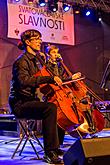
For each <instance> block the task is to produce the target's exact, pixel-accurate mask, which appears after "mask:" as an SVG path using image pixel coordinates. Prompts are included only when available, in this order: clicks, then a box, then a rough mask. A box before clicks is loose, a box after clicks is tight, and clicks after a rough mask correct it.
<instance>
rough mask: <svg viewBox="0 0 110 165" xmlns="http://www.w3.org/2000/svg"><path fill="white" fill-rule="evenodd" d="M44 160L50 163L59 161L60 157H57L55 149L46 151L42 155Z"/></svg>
mask: <svg viewBox="0 0 110 165" xmlns="http://www.w3.org/2000/svg"><path fill="white" fill-rule="evenodd" d="M44 161H45V162H47V163H50V164H58V163H61V159H60V158H59V157H58V155H57V154H56V152H55V151H48V152H46V153H45V155H44Z"/></svg>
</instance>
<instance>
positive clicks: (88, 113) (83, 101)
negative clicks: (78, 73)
mask: <svg viewBox="0 0 110 165" xmlns="http://www.w3.org/2000/svg"><path fill="white" fill-rule="evenodd" d="M60 62H61V64H62V66H63V67H64V68H65V70H66V72H67V73H68V75H69V76H72V73H71V72H70V71H69V69H68V68H67V67H66V65H65V64H64V63H63V61H62V60H61V61H60ZM69 86H70V88H71V89H72V92H73V95H74V96H75V97H74V99H78V100H79V103H78V104H77V101H75V103H76V105H77V107H79V111H80V110H81V111H82V110H83V112H84V113H83V115H84V116H85V120H84V123H83V124H81V125H80V126H79V128H78V129H79V130H80V131H81V132H84V133H87V132H88V131H87V130H90V132H88V133H95V132H99V131H101V130H102V129H103V128H104V124H105V121H104V116H103V114H102V113H101V112H100V111H99V109H98V108H97V107H96V106H94V105H93V100H92V102H91V101H90V100H91V99H90V95H91V96H92V97H93V98H94V99H97V100H100V101H102V99H101V98H99V97H98V96H97V95H96V94H95V93H94V92H93V91H92V90H91V89H90V88H89V87H88V86H87V85H86V84H85V83H84V82H83V81H82V80H78V81H77V82H75V83H71V84H69ZM89 94H90V95H89Z"/></svg>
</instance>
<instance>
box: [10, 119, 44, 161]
mask: <svg viewBox="0 0 110 165" xmlns="http://www.w3.org/2000/svg"><path fill="white" fill-rule="evenodd" d="M17 122H18V125H19V129H20V132H21V135H20V141H19V143H18V145H17V147H16V149H15V151H14V153H13V155H12V156H11V158H12V159H13V158H14V156H15V154H16V153H18V152H19V156H20V155H21V154H22V152H23V150H24V148H25V146H26V143H27V142H28V141H29V143H30V145H31V146H32V148H33V150H34V152H35V154H36V155H37V158H38V159H40V157H39V152H41V151H44V147H43V145H42V144H41V142H40V140H39V138H38V137H37V132H36V130H35V125H36V122H37V120H33V119H29V120H27V119H17ZM33 142H36V143H37V144H38V145H39V146H40V147H41V150H39V151H37V150H36V148H35V146H34V143H33ZM22 144H23V145H22ZM21 145H22V148H21V150H18V149H19V148H20V146H21Z"/></svg>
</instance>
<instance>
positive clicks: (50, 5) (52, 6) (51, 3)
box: [48, 0, 58, 12]
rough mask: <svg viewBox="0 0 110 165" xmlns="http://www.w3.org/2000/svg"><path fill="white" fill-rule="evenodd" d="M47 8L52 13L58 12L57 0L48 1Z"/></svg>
mask: <svg viewBox="0 0 110 165" xmlns="http://www.w3.org/2000/svg"><path fill="white" fill-rule="evenodd" d="M48 8H49V10H50V11H52V12H56V11H57V10H58V0H49V1H48Z"/></svg>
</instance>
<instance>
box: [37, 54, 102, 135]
mask: <svg viewBox="0 0 110 165" xmlns="http://www.w3.org/2000/svg"><path fill="white" fill-rule="evenodd" d="M37 57H38V60H39V61H40V63H41V64H42V65H43V68H42V69H41V70H40V73H37V74H36V75H35V76H38V75H39V74H40V75H42V76H54V74H53V73H52V72H51V71H50V69H49V68H48V67H47V66H46V64H45V63H44V62H43V61H42V59H41V58H40V57H39V56H37ZM62 65H64V63H63V62H62ZM75 83H76V82H75ZM72 84H73V83H70V84H69V85H67V84H66V85H65V84H63V85H62V86H60V87H59V86H56V85H54V84H51V85H50V84H45V85H43V86H41V87H40V90H41V92H42V93H44V95H45V97H46V98H47V99H46V101H50V102H53V103H55V104H56V105H57V107H58V113H57V123H58V125H59V126H60V127H61V128H62V129H64V130H65V131H67V132H68V133H71V132H72V131H73V129H74V128H78V130H80V125H82V124H84V123H85V121H86V117H85V114H84V111H86V112H88V109H90V104H89V103H88V102H87V103H85V102H86V101H85V98H87V94H86V92H87V89H86V90H85V89H84V88H82V86H81V85H80V84H82V82H80V84H79V82H78V85H80V88H82V89H83V92H82V89H81V90H79V86H78V85H77V86H76V84H75V85H74V86H75V88H74V87H73V85H72ZM75 89H77V90H75ZM50 91H51V92H50ZM70 93H73V98H71V97H70V96H69V95H70ZM79 96H80V98H79ZM85 107H86V108H85ZM101 117H102V116H101ZM90 120H91V118H90ZM90 122H91V123H92V120H91V121H90ZM86 123H87V126H88V125H89V122H87V121H86ZM101 129H102V127H101V128H100V130H101ZM82 130H83V129H82ZM97 131H99V128H98V129H97ZM82 132H83V131H82ZM91 132H92V131H91ZM95 132H96V131H95ZM84 133H89V131H88V128H87V129H86V131H84Z"/></svg>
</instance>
